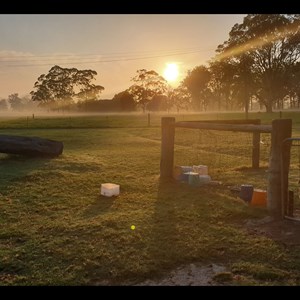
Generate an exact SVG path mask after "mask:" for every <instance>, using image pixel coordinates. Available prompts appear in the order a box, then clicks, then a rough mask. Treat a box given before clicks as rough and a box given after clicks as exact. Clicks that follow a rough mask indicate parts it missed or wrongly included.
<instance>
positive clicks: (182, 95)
mask: <svg viewBox="0 0 300 300" xmlns="http://www.w3.org/2000/svg"><path fill="white" fill-rule="evenodd" d="M169 98H170V101H171V103H172V104H173V106H175V107H176V110H177V112H178V113H179V111H180V110H182V109H185V110H187V109H188V108H189V107H190V105H191V100H192V96H191V94H190V92H189V91H188V89H187V87H186V86H183V85H182V84H181V85H179V86H178V87H177V88H175V89H173V90H172V91H171V92H170V93H169Z"/></svg>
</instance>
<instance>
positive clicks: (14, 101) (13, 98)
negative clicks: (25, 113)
mask: <svg viewBox="0 0 300 300" xmlns="http://www.w3.org/2000/svg"><path fill="white" fill-rule="evenodd" d="M8 102H9V103H10V107H11V108H12V109H13V110H16V111H20V110H22V109H23V103H22V99H21V98H19V94H18V93H15V94H11V95H9V96H8Z"/></svg>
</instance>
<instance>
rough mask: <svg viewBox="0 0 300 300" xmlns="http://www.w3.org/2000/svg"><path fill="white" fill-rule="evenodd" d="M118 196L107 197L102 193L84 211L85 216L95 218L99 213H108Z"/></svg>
mask: <svg viewBox="0 0 300 300" xmlns="http://www.w3.org/2000/svg"><path fill="white" fill-rule="evenodd" d="M115 199H116V197H115V196H112V197H105V196H102V195H99V196H97V199H96V200H95V202H94V203H92V204H91V205H90V206H89V207H88V208H87V209H86V210H85V211H84V212H83V217H85V218H93V217H96V216H98V215H102V214H105V213H107V212H108V211H109V210H110V209H111V206H112V205H113V203H114V201H115Z"/></svg>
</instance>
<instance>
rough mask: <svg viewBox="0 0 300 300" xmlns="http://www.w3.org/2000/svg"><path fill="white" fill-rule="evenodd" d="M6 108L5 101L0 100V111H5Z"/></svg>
mask: <svg viewBox="0 0 300 300" xmlns="http://www.w3.org/2000/svg"><path fill="white" fill-rule="evenodd" d="M7 108H8V106H7V102H6V99H1V100H0V111H4V110H7Z"/></svg>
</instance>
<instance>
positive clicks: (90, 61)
mask: <svg viewBox="0 0 300 300" xmlns="http://www.w3.org/2000/svg"><path fill="white" fill-rule="evenodd" d="M207 51H208V50H207ZM199 52H203V50H198V51H186V52H173V53H168V54H163V55H150V56H140V57H123V58H116V59H102V60H88V61H83V60H81V61H66V60H65V59H64V60H63V62H61V63H59V64H60V65H68V64H91V63H110V62H120V61H134V60H143V59H152V58H160V57H169V56H177V55H187V54H195V53H199ZM54 59H55V58H53V60H54ZM86 59H88V58H86ZM31 61H32V60H31ZM33 61H35V60H33ZM7 62H8V63H11V62H18V61H2V62H1V61H0V63H1V64H2V66H3V67H39V66H51V65H53V64H55V62H51V63H50V62H48V63H38V61H37V63H36V64H6V63H7Z"/></svg>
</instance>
